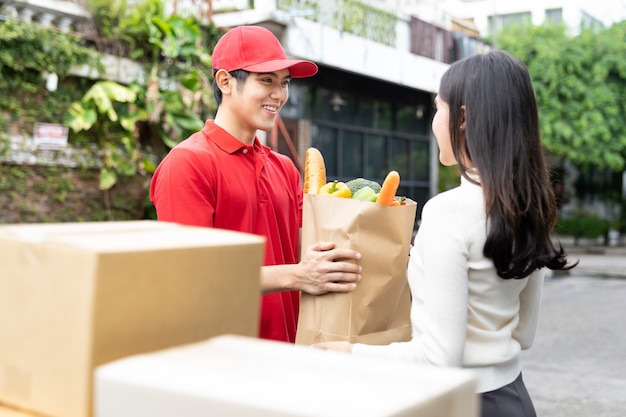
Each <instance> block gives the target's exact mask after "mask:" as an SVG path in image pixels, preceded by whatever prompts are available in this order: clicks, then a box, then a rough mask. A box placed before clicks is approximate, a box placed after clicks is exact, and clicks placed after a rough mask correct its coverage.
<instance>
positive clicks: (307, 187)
mask: <svg viewBox="0 0 626 417" xmlns="http://www.w3.org/2000/svg"><path fill="white" fill-rule="evenodd" d="M324 184H326V165H324V157H323V156H322V153H321V152H320V151H319V149H317V148H308V149H307V150H306V154H305V156H304V187H303V188H304V193H305V194H317V193H318V191H319V189H320V188H321V187H322V186H323V185H324Z"/></svg>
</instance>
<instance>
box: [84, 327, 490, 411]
mask: <svg viewBox="0 0 626 417" xmlns="http://www.w3.org/2000/svg"><path fill="white" fill-rule="evenodd" d="M475 389H476V379H475V376H474V374H473V373H470V371H467V370H461V369H447V368H435V367H430V366H429V367H426V366H418V365H415V364H411V363H401V362H398V361H388V360H373V359H369V358H363V357H356V356H350V355H347V354H344V353H339V352H332V351H324V350H319V349H314V348H311V347H307V346H302V345H291V344H286V343H280V342H273V341H267V340H260V339H252V338H246V337H241V336H231V335H226V336H219V337H216V338H213V339H210V340H208V341H205V342H200V343H194V344H189V345H187V346H180V347H177V348H171V349H166V350H163V351H160V352H154V353H152V354H144V355H136V356H133V357H128V358H125V359H121V360H118V361H115V362H111V363H109V364H106V365H103V366H101V367H99V368H98V369H97V370H96V374H95V397H94V398H95V404H94V405H95V417H172V416H185V417H206V416H219V417H235V416H237V417H244V416H245V417H247V416H254V417H287V416H290V417H295V416H298V417H339V416H341V417H346V416H359V417H391V416H394V417H400V416H419V417H477V416H478V399H477V398H478V397H477V394H475Z"/></svg>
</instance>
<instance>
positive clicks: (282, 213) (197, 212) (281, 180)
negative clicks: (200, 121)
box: [150, 120, 302, 342]
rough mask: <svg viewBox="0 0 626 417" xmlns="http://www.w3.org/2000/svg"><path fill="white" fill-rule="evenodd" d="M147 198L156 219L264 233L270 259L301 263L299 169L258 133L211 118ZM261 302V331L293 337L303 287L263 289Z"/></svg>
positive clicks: (157, 176) (168, 160) (158, 174)
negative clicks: (233, 130)
mask: <svg viewBox="0 0 626 417" xmlns="http://www.w3.org/2000/svg"><path fill="white" fill-rule="evenodd" d="M150 199H151V201H152V202H153V203H154V205H155V207H156V212H157V216H158V219H159V220H163V221H171V222H177V223H182V224H187V225H193V226H206V227H216V228H221V229H229V230H236V231H240V232H247V233H253V234H257V235H262V236H265V237H266V240H267V242H266V249H265V262H264V264H265V265H281V264H293V263H297V262H298V246H299V229H300V227H301V225H302V187H301V184H300V173H299V172H298V170H297V169H296V167H295V166H294V164H293V162H292V161H291V160H290V159H289V158H288V157H286V156H285V155H282V154H279V153H277V152H272V151H271V150H270V148H268V147H267V146H264V145H262V144H261V143H260V142H259V140H258V139H255V141H254V144H253V145H252V146H248V145H244V144H243V143H242V142H240V141H239V140H237V139H236V138H234V137H233V136H231V135H230V134H229V133H227V132H226V131H225V130H223V129H222V128H220V127H219V126H217V125H215V123H214V122H213V121H212V120H209V121H207V122H206V124H205V126H204V128H203V129H202V130H201V131H200V132H197V133H195V134H193V135H192V136H190V137H189V138H188V139H186V140H185V141H183V142H181V143H180V144H179V145H177V146H176V147H175V148H173V149H172V150H171V151H170V152H169V153H168V154H167V156H166V157H165V158H164V159H163V161H162V162H161V163H160V164H159V166H158V167H157V169H156V171H155V173H154V176H153V177H152V183H151V186H150ZM261 305H262V308H261V323H260V334H259V336H260V337H261V338H265V339H273V340H281V341H288V342H294V341H295V333H296V324H297V319H298V308H299V294H298V292H295V291H292V292H280V293H275V294H270V295H265V296H263V297H262V300H261Z"/></svg>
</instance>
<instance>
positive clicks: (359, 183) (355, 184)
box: [346, 178, 380, 195]
mask: <svg viewBox="0 0 626 417" xmlns="http://www.w3.org/2000/svg"><path fill="white" fill-rule="evenodd" d="M346 185H347V186H348V188H349V189H350V192H351V193H352V195H354V194H355V193H356V192H357V191H359V190H360V189H361V188H363V187H365V186H366V185H367V186H368V187H371V188H372V189H373V190H374V191H376V192H377V193H379V192H380V184H379V183H377V182H376V181H372V180H368V179H366V178H355V179H353V180H350V181H348V182H346Z"/></svg>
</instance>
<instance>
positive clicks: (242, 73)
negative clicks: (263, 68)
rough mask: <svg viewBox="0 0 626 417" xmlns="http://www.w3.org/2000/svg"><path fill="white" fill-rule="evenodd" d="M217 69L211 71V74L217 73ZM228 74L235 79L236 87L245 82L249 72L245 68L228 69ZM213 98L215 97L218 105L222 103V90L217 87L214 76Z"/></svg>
mask: <svg viewBox="0 0 626 417" xmlns="http://www.w3.org/2000/svg"><path fill="white" fill-rule="evenodd" d="M217 71H218V70H215V71H213V76H215V74H217ZM229 74H230V75H232V76H233V77H235V78H236V79H237V81H238V82H237V86H238V88H240V87H241V86H243V84H244V83H245V82H246V79H247V78H248V75H250V72H248V71H246V70H233V71H230V72H229ZM213 98H215V103H216V104H217V106H218V107H219V105H220V104H222V90H220V89H219V88H218V86H217V82H216V81H215V78H213Z"/></svg>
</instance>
